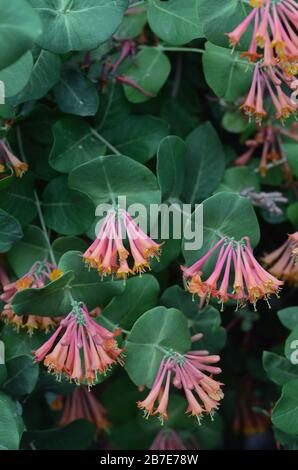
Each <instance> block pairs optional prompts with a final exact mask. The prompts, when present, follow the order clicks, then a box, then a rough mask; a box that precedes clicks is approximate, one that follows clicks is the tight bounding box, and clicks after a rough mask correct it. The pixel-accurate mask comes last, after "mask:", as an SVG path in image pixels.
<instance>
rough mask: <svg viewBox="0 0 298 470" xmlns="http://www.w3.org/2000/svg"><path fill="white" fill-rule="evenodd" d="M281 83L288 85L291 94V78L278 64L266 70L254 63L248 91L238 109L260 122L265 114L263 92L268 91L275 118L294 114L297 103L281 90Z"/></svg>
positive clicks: (283, 118) (283, 117)
mask: <svg viewBox="0 0 298 470" xmlns="http://www.w3.org/2000/svg"><path fill="white" fill-rule="evenodd" d="M268 60H269V59H268ZM282 83H284V85H286V86H287V87H288V88H287V90H288V92H289V93H290V94H291V93H292V91H291V86H292V83H293V78H291V77H288V76H287V75H286V74H285V72H284V70H283V69H282V68H281V67H280V65H278V66H276V67H275V68H274V67H272V66H269V67H267V68H266V70H265V69H263V70H261V69H260V65H259V63H256V64H255V66H254V74H253V80H252V84H251V87H250V91H249V93H248V95H247V98H246V100H245V102H244V103H243V104H242V105H241V106H240V109H242V110H243V111H244V112H245V113H246V114H247V115H248V116H249V118H252V117H253V116H254V117H255V119H256V121H257V123H259V124H261V122H262V119H263V118H264V117H266V116H267V112H266V111H265V109H264V96H265V93H268V95H269V96H270V98H271V100H272V103H273V105H274V108H275V111H276V113H275V118H276V119H280V120H281V121H284V120H285V119H287V118H289V117H290V116H291V115H292V114H296V112H297V110H298V105H297V104H295V103H294V102H293V101H292V100H291V98H290V97H289V96H288V95H287V94H286V93H285V92H284V91H283V90H282V88H281V84H282Z"/></svg>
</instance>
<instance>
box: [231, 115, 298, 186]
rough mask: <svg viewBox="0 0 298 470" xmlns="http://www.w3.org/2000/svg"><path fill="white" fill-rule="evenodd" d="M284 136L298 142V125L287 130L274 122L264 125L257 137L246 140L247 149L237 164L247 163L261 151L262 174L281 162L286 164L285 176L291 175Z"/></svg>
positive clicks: (236, 161)
mask: <svg viewBox="0 0 298 470" xmlns="http://www.w3.org/2000/svg"><path fill="white" fill-rule="evenodd" d="M284 137H287V138H289V139H292V140H293V141H295V142H298V133H297V128H296V126H295V125H294V126H291V128H290V129H289V130H286V129H285V128H281V127H278V126H274V125H272V124H264V125H262V126H261V127H260V129H259V130H258V132H257V133H256V135H255V137H254V138H253V139H249V140H247V141H246V142H245V146H246V147H247V150H246V151H245V152H244V153H243V154H242V155H240V156H239V157H238V158H237V159H236V160H235V165H237V166H242V165H246V164H247V163H248V162H249V161H250V160H251V159H252V157H253V156H254V155H257V154H258V153H259V155H260V157H261V159H260V164H259V172H260V175H261V176H266V174H267V171H268V169H269V168H271V167H273V166H274V165H279V164H280V163H283V164H284V172H285V176H286V177H287V176H290V173H289V166H288V163H287V161H286V154H285V152H284V149H283V138H284Z"/></svg>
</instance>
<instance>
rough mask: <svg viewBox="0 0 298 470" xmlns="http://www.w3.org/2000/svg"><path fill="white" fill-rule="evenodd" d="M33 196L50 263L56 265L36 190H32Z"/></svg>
mask: <svg viewBox="0 0 298 470" xmlns="http://www.w3.org/2000/svg"><path fill="white" fill-rule="evenodd" d="M34 197H35V203H36V208H37V213H38V217H39V221H40V225H41V228H42V231H43V233H44V236H45V239H46V242H47V245H48V250H49V256H50V258H51V261H52V263H53V264H54V265H55V266H57V261H56V258H55V255H54V252H53V248H52V245H51V242H50V239H49V235H48V232H47V227H46V224H45V221H44V217H43V213H42V210H41V206H40V200H39V197H38V194H37V192H36V190H34Z"/></svg>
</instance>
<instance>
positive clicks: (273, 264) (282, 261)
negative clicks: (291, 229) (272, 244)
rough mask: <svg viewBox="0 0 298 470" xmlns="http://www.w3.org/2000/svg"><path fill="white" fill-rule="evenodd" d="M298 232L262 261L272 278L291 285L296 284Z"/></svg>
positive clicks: (297, 278) (297, 280)
mask: <svg viewBox="0 0 298 470" xmlns="http://www.w3.org/2000/svg"><path fill="white" fill-rule="evenodd" d="M297 255H298V232H296V233H293V234H292V235H289V236H288V239H287V241H286V242H285V243H283V244H282V245H281V246H280V247H279V248H277V249H276V250H274V251H272V252H271V253H269V254H266V255H264V256H263V258H262V261H263V263H264V265H265V266H267V267H268V270H269V272H270V273H271V274H273V276H276V277H278V278H279V279H283V280H284V281H286V282H288V283H289V284H291V285H297V284H298V264H297Z"/></svg>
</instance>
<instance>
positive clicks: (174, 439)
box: [149, 429, 187, 450]
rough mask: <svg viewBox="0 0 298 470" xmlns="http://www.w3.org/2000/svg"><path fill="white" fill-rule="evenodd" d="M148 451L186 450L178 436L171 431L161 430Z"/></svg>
mask: <svg viewBox="0 0 298 470" xmlns="http://www.w3.org/2000/svg"><path fill="white" fill-rule="evenodd" d="M149 450H187V448H186V447H185V445H184V444H183V442H182V440H181V438H180V436H179V435H178V434H177V433H176V431H174V430H173V429H161V430H160V431H159V433H158V434H157V436H156V437H155V439H154V441H153V442H152V444H151V446H150V448H149Z"/></svg>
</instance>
